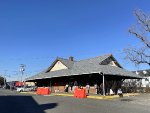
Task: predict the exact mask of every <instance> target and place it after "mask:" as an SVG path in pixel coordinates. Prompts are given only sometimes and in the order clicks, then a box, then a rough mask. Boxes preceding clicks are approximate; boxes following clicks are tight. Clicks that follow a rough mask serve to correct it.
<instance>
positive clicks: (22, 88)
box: [17, 86, 36, 92]
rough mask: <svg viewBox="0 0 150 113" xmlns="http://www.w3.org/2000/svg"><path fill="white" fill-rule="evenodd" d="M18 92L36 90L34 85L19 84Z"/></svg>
mask: <svg viewBox="0 0 150 113" xmlns="http://www.w3.org/2000/svg"><path fill="white" fill-rule="evenodd" d="M17 91H18V92H28V91H36V86H21V87H17Z"/></svg>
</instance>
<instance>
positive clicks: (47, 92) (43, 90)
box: [36, 87, 51, 95]
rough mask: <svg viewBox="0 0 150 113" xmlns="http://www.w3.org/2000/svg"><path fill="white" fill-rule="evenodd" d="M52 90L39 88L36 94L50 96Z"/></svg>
mask: <svg viewBox="0 0 150 113" xmlns="http://www.w3.org/2000/svg"><path fill="white" fill-rule="evenodd" d="M50 93H51V92H50V89H49V88H48V87H39V88H37V91H36V94H38V95H49V94H50Z"/></svg>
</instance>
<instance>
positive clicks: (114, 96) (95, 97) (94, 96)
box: [20, 92, 140, 99]
mask: <svg viewBox="0 0 150 113" xmlns="http://www.w3.org/2000/svg"><path fill="white" fill-rule="evenodd" d="M20 93H21V94H34V95H36V93H35V92H20ZM137 95H140V94H139V93H127V94H123V96H124V97H129V96H137ZM43 96H45V95H43ZM46 96H69V97H73V96H74V94H67V93H66V94H65V93H51V94H50V95H46ZM87 98H90V99H115V98H119V95H113V96H102V95H89V96H87Z"/></svg>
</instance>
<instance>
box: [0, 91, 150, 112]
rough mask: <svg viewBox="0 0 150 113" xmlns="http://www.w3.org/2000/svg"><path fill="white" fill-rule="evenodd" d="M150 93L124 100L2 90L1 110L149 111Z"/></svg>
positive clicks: (0, 93) (0, 97)
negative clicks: (29, 93)
mask: <svg viewBox="0 0 150 113" xmlns="http://www.w3.org/2000/svg"><path fill="white" fill-rule="evenodd" d="M149 103H150V95H149V94H143V95H140V96H135V97H126V98H122V99H112V100H97V99H77V98H74V97H68V96H66V97H65V96H38V95H25V94H19V93H17V92H15V91H9V90H3V89H0V113H149V112H150V104H149Z"/></svg>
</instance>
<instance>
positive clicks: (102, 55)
mask: <svg viewBox="0 0 150 113" xmlns="http://www.w3.org/2000/svg"><path fill="white" fill-rule="evenodd" d="M103 56H108V57H109V56H112V54H105V55H101V56H96V57H92V58H87V59H83V60H79V61H77V62H81V61H85V60H89V59H95V58H98V57H103Z"/></svg>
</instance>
